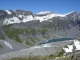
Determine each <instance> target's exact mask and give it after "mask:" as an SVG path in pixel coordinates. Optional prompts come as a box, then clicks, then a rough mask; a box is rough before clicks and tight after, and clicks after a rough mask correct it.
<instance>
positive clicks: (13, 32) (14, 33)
mask: <svg viewBox="0 0 80 60" xmlns="http://www.w3.org/2000/svg"><path fill="white" fill-rule="evenodd" d="M9 27H10V26H8V25H7V26H3V31H4V32H5V34H6V35H7V36H8V37H9V38H10V39H14V40H15V41H17V42H20V43H22V41H21V39H20V37H19V34H23V33H24V31H23V30H22V29H18V28H11V29H10V28H9Z"/></svg>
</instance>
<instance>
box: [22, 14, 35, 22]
mask: <svg viewBox="0 0 80 60" xmlns="http://www.w3.org/2000/svg"><path fill="white" fill-rule="evenodd" d="M23 17H24V19H23V22H28V21H31V20H34V18H33V16H32V15H28V16H23Z"/></svg>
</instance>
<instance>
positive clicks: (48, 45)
mask: <svg viewBox="0 0 80 60" xmlns="http://www.w3.org/2000/svg"><path fill="white" fill-rule="evenodd" d="M43 47H52V46H51V45H50V44H42V45H38V46H33V47H31V48H30V49H35V48H43Z"/></svg>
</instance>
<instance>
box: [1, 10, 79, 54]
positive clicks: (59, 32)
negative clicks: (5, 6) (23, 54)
mask: <svg viewBox="0 0 80 60" xmlns="http://www.w3.org/2000/svg"><path fill="white" fill-rule="evenodd" d="M79 37H80V12H77V11H72V12H70V13H67V14H58V13H53V12H51V11H43V12H39V13H37V14H33V13H32V12H31V11H24V10H16V11H13V10H0V47H1V50H0V54H5V53H8V52H13V51H18V50H22V49H25V48H30V47H32V46H35V45H38V44H40V43H43V42H47V41H48V40H51V39H54V38H79Z"/></svg>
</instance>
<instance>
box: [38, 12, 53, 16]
mask: <svg viewBox="0 0 80 60" xmlns="http://www.w3.org/2000/svg"><path fill="white" fill-rule="evenodd" d="M50 13H52V12H51V11H43V12H39V13H37V15H38V14H50Z"/></svg>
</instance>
